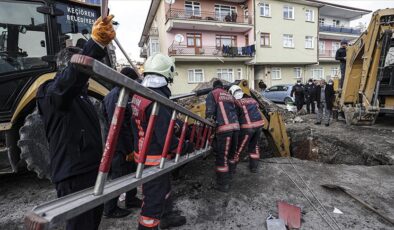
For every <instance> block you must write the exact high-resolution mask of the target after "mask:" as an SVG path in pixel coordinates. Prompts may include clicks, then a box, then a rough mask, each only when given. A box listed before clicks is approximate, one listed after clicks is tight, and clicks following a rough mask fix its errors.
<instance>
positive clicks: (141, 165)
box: [135, 102, 159, 178]
mask: <svg viewBox="0 0 394 230" xmlns="http://www.w3.org/2000/svg"><path fill="white" fill-rule="evenodd" d="M158 113H159V105H158V104H157V102H155V103H154V104H153V108H152V112H151V114H150V117H149V122H148V127H147V128H146V134H145V138H144V142H143V143H142V149H141V150H140V152H139V157H138V159H137V161H138V166H137V171H136V174H135V177H136V178H141V176H142V171H144V164H145V160H146V152H147V151H148V148H149V144H150V140H151V139H152V135H153V128H154V127H155V123H156V118H157V114H158Z"/></svg>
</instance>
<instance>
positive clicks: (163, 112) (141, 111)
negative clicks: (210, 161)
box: [131, 86, 185, 165]
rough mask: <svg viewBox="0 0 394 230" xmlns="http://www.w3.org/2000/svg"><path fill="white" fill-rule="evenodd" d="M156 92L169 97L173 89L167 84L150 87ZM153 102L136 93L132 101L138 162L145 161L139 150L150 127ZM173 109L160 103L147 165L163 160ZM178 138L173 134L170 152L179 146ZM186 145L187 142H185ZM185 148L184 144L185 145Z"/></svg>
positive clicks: (148, 151) (135, 156)
mask: <svg viewBox="0 0 394 230" xmlns="http://www.w3.org/2000/svg"><path fill="white" fill-rule="evenodd" d="M150 89H152V90H153V91H155V92H156V93H159V94H160V95H162V96H164V97H167V98H169V97H170V96H171V91H170V89H169V88H168V87H167V86H164V87H161V88H150ZM152 109H153V103H152V101H151V100H148V99H146V98H144V97H142V96H139V95H134V96H133V99H132V101H131V110H132V118H133V119H132V130H133V136H134V137H137V138H134V148H135V150H134V151H135V152H134V159H135V161H136V162H137V163H140V162H141V163H143V162H142V161H143V159H140V154H139V151H141V149H142V146H143V143H144V140H145V135H146V131H147V127H148V122H149V117H150V115H151V113H152ZM171 115H172V114H171V110H170V109H169V108H167V107H165V106H160V105H159V112H158V114H157V117H156V122H155V126H154V127H153V134H152V138H151V141H150V144H149V147H148V150H147V152H146V161H145V164H146V165H159V164H160V160H161V153H162V151H163V147H164V142H165V139H166V135H167V130H168V128H169V125H170V120H171ZM178 142H179V140H178V138H177V137H176V136H175V135H173V137H172V138H171V144H170V149H169V151H170V152H175V150H176V148H177V146H178ZM184 145H185V144H184ZM183 149H185V148H184V146H183Z"/></svg>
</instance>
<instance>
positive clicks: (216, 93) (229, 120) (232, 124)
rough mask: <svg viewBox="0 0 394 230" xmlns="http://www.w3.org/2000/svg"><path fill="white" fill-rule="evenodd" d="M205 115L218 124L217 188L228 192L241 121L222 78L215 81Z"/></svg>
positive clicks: (207, 101) (207, 99) (207, 100)
mask: <svg viewBox="0 0 394 230" xmlns="http://www.w3.org/2000/svg"><path fill="white" fill-rule="evenodd" d="M205 104H206V110H205V115H206V117H207V119H208V120H210V121H211V122H212V123H215V124H216V147H215V150H216V153H217V154H216V163H215V164H216V183H217V187H216V189H217V190H219V191H221V192H228V191H229V189H230V172H229V171H230V168H229V159H233V158H234V154H235V151H236V149H237V144H238V134H239V129H240V127H239V123H238V116H237V111H236V109H235V101H234V98H233V96H231V94H229V93H228V92H227V91H226V90H225V89H224V88H223V83H222V82H221V81H220V80H216V81H214V82H213V90H212V91H211V92H209V94H208V96H207V98H206V103H205Z"/></svg>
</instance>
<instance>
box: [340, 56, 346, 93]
mask: <svg viewBox="0 0 394 230" xmlns="http://www.w3.org/2000/svg"><path fill="white" fill-rule="evenodd" d="M340 69H341V80H340V87H341V89H342V88H343V83H344V81H345V72H346V63H343V62H341V64H340Z"/></svg>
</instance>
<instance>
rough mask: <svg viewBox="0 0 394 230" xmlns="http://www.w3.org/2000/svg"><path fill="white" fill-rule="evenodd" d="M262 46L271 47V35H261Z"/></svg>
mask: <svg viewBox="0 0 394 230" xmlns="http://www.w3.org/2000/svg"><path fill="white" fill-rule="evenodd" d="M260 46H271V35H270V34H269V33H261V34H260Z"/></svg>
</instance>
